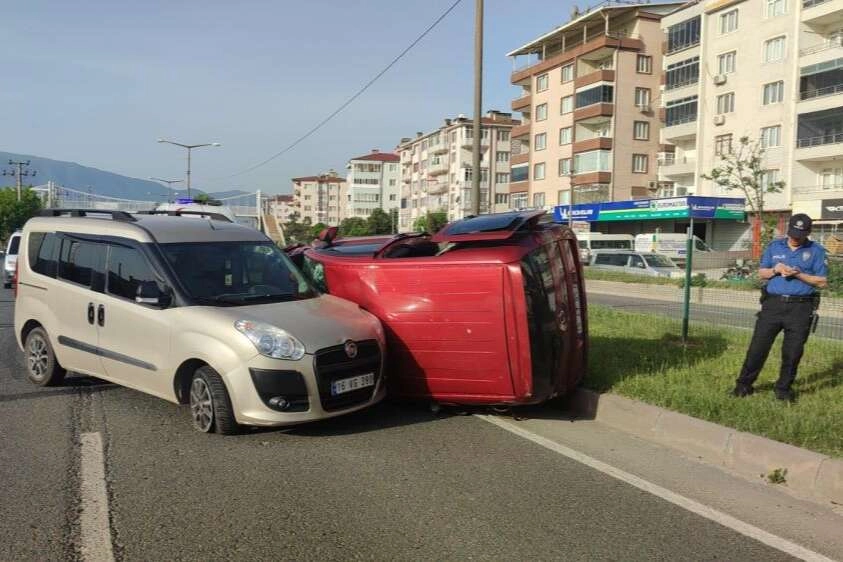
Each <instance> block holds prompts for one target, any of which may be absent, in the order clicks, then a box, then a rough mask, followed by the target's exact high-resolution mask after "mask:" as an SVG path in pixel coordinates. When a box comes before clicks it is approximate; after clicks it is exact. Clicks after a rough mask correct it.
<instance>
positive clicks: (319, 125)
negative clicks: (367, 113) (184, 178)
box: [205, 0, 462, 181]
mask: <svg viewBox="0 0 843 562" xmlns="http://www.w3.org/2000/svg"><path fill="white" fill-rule="evenodd" d="M460 2H462V0H456V1H455V2H454V3H453V4H451V6H450V7H449V8H448V9H447V10H445V11H444V12H443V13H442V15H440V16H439V17H438V18H436V20H435V21H434V22H433V23H431V24H430V25H429V26H428V27H427V29H425V30H424V31H423V32H422V33H421V35H419V36H418V37H416V39H415V40H414V41H413V42H412V43H410V44H409V45H408V46H407V47H406V48H405V49H404V50H403V51H401V53H399V54H398V56H396V57H395V58H394V59H392V61H391V62H390V63H389V64H387V65H386V66H385V67H384V68H383V69H382V70H381V71H380V72H378V73H377V74H376V75H375V76H374V77H373V78H372V79H371V80H369V81H368V82H366V83H365V84H364V85H363V87H362V88H360V89H359V90H357V92H355V93H354V94H353V95H352V96H351V97H349V98H348V99H347V100H346V101H345V102H343V103H342V105H340V106H339V107H338V108H337V109H335V110H334V111H333V112H331V114H330V115H328V116H327V117H325V118H324V119H322V120H321V121H320V122H319V123H317V124H316V125H315V126H314V127H312V128H311V129H310V130H308V131H307V132H306V133H304V134H303V135H302V136H300V137H299V138H297V139H296V140H294V141H293V142H292V143H290V144H289V145H288V146H286V147H285V148H283V149H281V150H279V151H278V152H276V153H275V154H273V155H272V156H270V157H269V158H267V159H266V160H263V161H261V162H259V163H257V164H255V165H253V166H250V167H248V168H246V169H244V170H241V171H239V172H236V173H234V174H231V175H228V176H220V177H216V178H209V179H207V180H205V181H216V180H225V179H230V178H234V177H237V176H240V175H243V174H246V173H248V172H251V171H252V170H256V169H258V168H260V167H261V166H265V165H266V164H269V163H270V162H272V161H273V160H275V159H276V158H278V157H279V156H282V155H284V154H286V153H287V152H289V151H291V150H292V149H293V148H295V147H296V146H298V145H299V144H301V143H302V142H303V141H304V140H306V139H307V138H308V137H310V136H311V135H313V134H314V133H315V132H316V131H318V130H319V129H321V128H322V127H323V126H325V125H326V124H327V123H328V122H329V121H330V120H331V119H333V118H334V117H336V116H337V115H338V114H339V113H340V112H341V111H342V110H343V109H345V108H346V107H348V106H349V105H351V103H352V102H353V101H354V100H356V99H357V98H359V97H360V96H361V95H362V94H363V93H364V92H365V91H366V90H368V89H369V88H370V87H371V86H372V85H373V84H374V83H375V82H377V81H378V80H379V79H380V78H381V76H383V75H384V74H386V73H387V72H388V71H389V69H391V68H392V67H393V66H395V65H396V64H397V63H398V61H400V60H401V59H402V58H404V56H405V55H406V54H407V53H409V52H410V50H411V49H412V48H413V47H415V46H416V45H418V44H419V43H420V42H421V40H422V39H424V38H425V37H426V36H427V35H428V34H429V33H430V32H431V31H433V29H434V28H435V27H436V26H437V25H439V24H440V23H441V22H442V20H444V19H445V18H446V17H447V16H448V14H450V13H451V12H453V11H454V9H455V8H456V7H457V6H458V5H459V4H460Z"/></svg>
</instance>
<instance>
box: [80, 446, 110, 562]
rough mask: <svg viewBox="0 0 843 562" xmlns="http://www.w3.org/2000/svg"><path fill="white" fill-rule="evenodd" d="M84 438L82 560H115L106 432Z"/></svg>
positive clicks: (81, 473)
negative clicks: (107, 478)
mask: <svg viewBox="0 0 843 562" xmlns="http://www.w3.org/2000/svg"><path fill="white" fill-rule="evenodd" d="M81 440H82V451H81V456H82V467H81V470H80V478H79V480H80V486H79V487H80V498H81V504H82V505H81V507H82V510H81V513H80V515H79V534H80V539H81V543H82V544H81V551H82V560H85V561H86V562H88V561H90V562H94V561H95V562H113V560H114V552H113V551H112V549H111V524H110V523H109V519H108V492H107V491H106V489H105V456H104V455H103V449H102V434H101V433H99V432H97V433H83V434H82V435H81Z"/></svg>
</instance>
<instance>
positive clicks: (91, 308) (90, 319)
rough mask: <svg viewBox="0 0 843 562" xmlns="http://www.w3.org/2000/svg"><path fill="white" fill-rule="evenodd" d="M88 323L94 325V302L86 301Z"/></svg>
mask: <svg viewBox="0 0 843 562" xmlns="http://www.w3.org/2000/svg"><path fill="white" fill-rule="evenodd" d="M88 324H90V325H91V326H93V325H94V303H92V302H89V303H88Z"/></svg>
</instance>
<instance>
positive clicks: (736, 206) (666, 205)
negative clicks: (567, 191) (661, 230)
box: [553, 196, 746, 222]
mask: <svg viewBox="0 0 843 562" xmlns="http://www.w3.org/2000/svg"><path fill="white" fill-rule="evenodd" d="M745 206H746V203H745V201H744V199H741V198H737V197H696V196H689V197H670V198H666V199H636V200H632V201H607V202H605V203H587V204H584V205H574V208H573V215H574V220H586V221H589V222H605V221H634V220H664V219H687V218H691V217H693V218H699V219H730V220H743V219H744V217H745V210H744V209H745ZM553 216H554V218H555V219H556V220H557V221H559V222H565V221H567V220H568V207H567V206H566V205H561V206H558V207H556V208H555V209H554V211H553Z"/></svg>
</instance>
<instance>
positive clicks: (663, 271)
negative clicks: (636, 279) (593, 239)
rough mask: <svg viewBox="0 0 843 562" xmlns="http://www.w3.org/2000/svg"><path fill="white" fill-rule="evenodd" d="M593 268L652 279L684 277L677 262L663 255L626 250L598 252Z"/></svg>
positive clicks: (593, 255)
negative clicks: (646, 276) (645, 276)
mask: <svg viewBox="0 0 843 562" xmlns="http://www.w3.org/2000/svg"><path fill="white" fill-rule="evenodd" d="M591 267H592V268H593V269H600V270H605V271H615V272H619V273H631V274H633V275H648V276H651V277H682V275H683V272H682V270H681V269H680V268H679V266H678V265H676V262H674V261H673V260H671V259H670V258H669V257H667V256H665V255H663V254H656V253H652V252H635V251H626V250H596V251H594V252H593V253H592V256H591Z"/></svg>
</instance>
